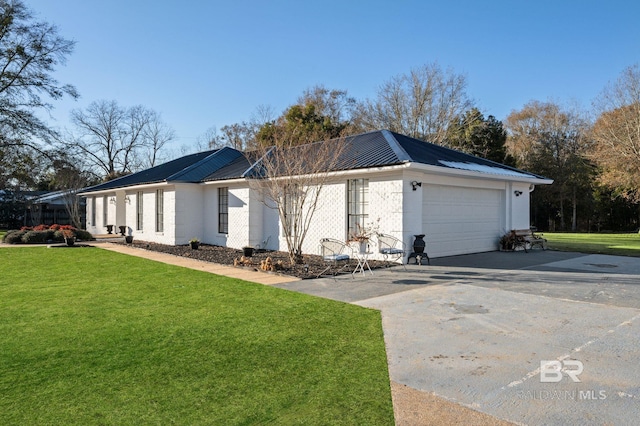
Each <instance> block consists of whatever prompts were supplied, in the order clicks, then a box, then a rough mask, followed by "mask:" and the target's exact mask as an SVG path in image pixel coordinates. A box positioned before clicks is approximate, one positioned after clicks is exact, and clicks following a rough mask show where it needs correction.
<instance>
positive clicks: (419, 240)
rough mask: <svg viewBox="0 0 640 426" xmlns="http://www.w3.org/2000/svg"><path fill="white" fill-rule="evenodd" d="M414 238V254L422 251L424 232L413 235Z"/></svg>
mask: <svg viewBox="0 0 640 426" xmlns="http://www.w3.org/2000/svg"><path fill="white" fill-rule="evenodd" d="M414 237H416V239H415V240H414V241H413V252H414V253H416V254H420V253H424V248H425V247H426V246H427V243H425V242H424V240H423V238H424V234H419V235H414Z"/></svg>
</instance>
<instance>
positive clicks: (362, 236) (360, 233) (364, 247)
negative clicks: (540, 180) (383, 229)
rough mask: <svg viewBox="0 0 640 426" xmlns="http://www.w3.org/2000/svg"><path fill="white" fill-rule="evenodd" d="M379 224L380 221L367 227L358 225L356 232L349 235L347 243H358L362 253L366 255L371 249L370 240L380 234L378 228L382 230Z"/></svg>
mask: <svg viewBox="0 0 640 426" xmlns="http://www.w3.org/2000/svg"><path fill="white" fill-rule="evenodd" d="M379 222H380V219H378V220H377V221H376V222H371V223H369V224H368V225H366V226H361V225H360V224H359V223H357V224H356V230H355V231H352V232H351V233H350V234H349V239H348V240H347V243H357V244H358V249H359V250H360V253H366V252H367V251H368V249H369V239H370V238H371V237H373V235H375V234H377V233H378V228H380V224H379Z"/></svg>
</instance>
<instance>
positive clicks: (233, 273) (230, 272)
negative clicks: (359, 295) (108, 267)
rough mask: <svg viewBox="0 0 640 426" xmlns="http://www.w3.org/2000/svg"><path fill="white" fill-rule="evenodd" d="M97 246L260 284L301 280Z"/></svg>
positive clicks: (103, 244)
mask: <svg viewBox="0 0 640 426" xmlns="http://www.w3.org/2000/svg"><path fill="white" fill-rule="evenodd" d="M95 247H98V248H101V249H105V250H110V251H115V252H118V253H122V254H127V255H130V256H136V257H142V258H145V259H149V260H154V261H156V262H162V263H167V264H170V265H176V266H182V267H184V268H190V269H196V270H199V271H203V272H209V273H211V274H216V275H224V276H227V277H231V278H237V279H241V280H245V281H251V282H254V283H258V284H266V285H274V284H282V283H289V282H294V281H299V280H300V279H299V278H297V277H291V276H287V275H278V274H272V273H269V272H261V271H256V270H250V269H247V268H236V267H233V266H226V265H220V264H216V263H211V262H204V261H201V260H197V259H189V258H186V257H181V256H174V255H172V254H167V253H160V252H156V251H151V250H144V249H140V248H134V247H129V246H126V245H122V244H113V243H108V242H101V243H99V244H96V245H95Z"/></svg>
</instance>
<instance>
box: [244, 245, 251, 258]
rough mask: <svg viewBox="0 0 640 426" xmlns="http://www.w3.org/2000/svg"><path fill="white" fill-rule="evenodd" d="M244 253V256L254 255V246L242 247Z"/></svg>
mask: <svg viewBox="0 0 640 426" xmlns="http://www.w3.org/2000/svg"><path fill="white" fill-rule="evenodd" d="M242 254H243V255H244V257H251V256H253V247H251V246H244V247H242Z"/></svg>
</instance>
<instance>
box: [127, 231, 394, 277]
mask: <svg viewBox="0 0 640 426" xmlns="http://www.w3.org/2000/svg"><path fill="white" fill-rule="evenodd" d="M118 244H125V243H124V242H121V243H118ZM128 245H131V246H133V247H136V248H140V249H146V250H153V251H158V252H162V253H168V254H173V255H175V256H183V257H188V258H191V259H198V260H203V261H205V262H212V263H218V264H221V265H234V261H236V260H240V259H241V258H242V257H243V256H242V250H237V249H232V248H228V247H221V246H214V245H208V244H200V247H199V248H198V250H192V249H191V247H190V246H189V245H181V246H170V245H165V244H157V243H149V242H146V241H136V240H134V241H133V243H132V244H128ZM268 257H270V258H271V260H272V262H273V263H274V264H276V265H277V268H278V270H277V272H279V273H281V274H284V275H290V276H294V277H298V278H301V279H308V278H317V277H318V274H320V273H321V272H322V271H323V270H324V269H325V268H326V267H327V264H326V263H325V262H324V261H323V260H322V257H320V256H318V255H304V263H302V264H300V265H290V264H289V255H288V254H287V253H286V252H282V251H272V250H267V251H257V252H255V251H254V253H253V256H252V257H251V258H248V259H245V260H246V263H244V264H242V265H241V266H238V267H246V268H253V269H256V270H259V269H260V262H261V261H264V260H266V259H267V258H268ZM355 266H356V260H355V259H352V261H351V263H350V264H349V265H348V266H347V267H346V268H344V269H343V270H342V272H341V273H345V274H346V273H351V272H352V271H353V269H354V268H355ZM369 266H371V269H377V268H384V267H387V266H389V264H388V263H386V262H381V261H377V260H370V261H369Z"/></svg>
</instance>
